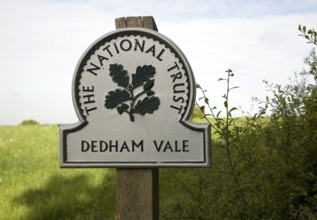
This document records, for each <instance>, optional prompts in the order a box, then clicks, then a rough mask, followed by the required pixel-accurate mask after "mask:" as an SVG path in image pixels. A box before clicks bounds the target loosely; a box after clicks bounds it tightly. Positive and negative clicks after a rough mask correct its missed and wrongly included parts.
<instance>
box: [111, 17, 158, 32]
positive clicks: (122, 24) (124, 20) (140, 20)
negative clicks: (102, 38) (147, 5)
mask: <svg viewBox="0 0 317 220" xmlns="http://www.w3.org/2000/svg"><path fill="white" fill-rule="evenodd" d="M115 24H116V29H119V28H127V27H142V28H148V29H151V30H154V31H158V29H157V26H156V23H155V21H154V18H153V17H152V16H137V17H121V18H116V19H115Z"/></svg>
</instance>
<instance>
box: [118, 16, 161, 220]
mask: <svg viewBox="0 0 317 220" xmlns="http://www.w3.org/2000/svg"><path fill="white" fill-rule="evenodd" d="M115 23H116V28H117V29H119V28H127V27H143V28H148V29H152V30H155V31H157V27H156V24H155V21H154V18H153V17H152V16H146V17H126V18H125V17H123V18H117V19H116V20H115ZM117 219H118V220H158V219H159V170H158V168H155V169H131V168H130V169H128V168H118V169H117Z"/></svg>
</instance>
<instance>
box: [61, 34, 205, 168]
mask: <svg viewBox="0 0 317 220" xmlns="http://www.w3.org/2000/svg"><path fill="white" fill-rule="evenodd" d="M72 90H73V102H74V107H75V110H76V113H77V115H78V118H79V122H78V123H76V124H71V125H60V139H61V167H208V166H210V125H209V124H197V123H193V122H191V121H188V118H189V116H190V114H191V110H192V108H193V105H194V100H195V81H194V76H193V73H192V70H191V68H190V65H189V63H188V61H187V60H186V58H185V56H184V55H183V53H182V52H181V51H180V49H179V48H178V47H177V46H176V45H175V44H174V43H173V42H172V41H171V40H169V39H168V38H167V37H165V36H163V35H162V34H159V33H158V32H155V31H152V30H148V29H144V28H125V29H119V30H116V31H113V32H110V33H108V34H106V35H104V36H102V37H101V38H99V39H98V40H96V41H95V42H94V43H93V44H92V45H91V46H90V47H89V48H88V49H87V50H86V51H85V52H84V54H83V55H82V57H81V59H80V60H79V62H78V65H77V67H76V70H75V73H74V78H73V87H72Z"/></svg>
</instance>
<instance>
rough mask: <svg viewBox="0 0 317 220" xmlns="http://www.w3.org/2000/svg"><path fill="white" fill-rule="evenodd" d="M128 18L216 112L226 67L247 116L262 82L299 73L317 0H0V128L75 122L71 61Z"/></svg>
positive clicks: (261, 94) (234, 103) (235, 102)
mask: <svg viewBox="0 0 317 220" xmlns="http://www.w3.org/2000/svg"><path fill="white" fill-rule="evenodd" d="M127 16H153V17H154V19H155V21H156V24H157V26H158V30H159V32H160V33H162V34H164V35H165V36H167V37H168V38H170V39H171V40H172V41H174V42H175V43H176V44H177V46H178V47H179V48H180V49H181V50H182V51H183V53H184V54H185V56H186V57H187V59H188V61H189V63H190V65H191V67H192V69H193V72H194V75H195V79H196V82H197V83H198V84H200V85H201V86H202V87H203V88H204V89H206V90H207V95H208V97H209V100H210V102H211V105H212V106H216V107H217V108H218V109H221V108H222V106H223V99H222V98H221V96H222V95H223V94H224V93H225V89H226V85H225V83H224V82H221V81H220V82H219V81H218V79H219V78H221V77H225V76H226V75H225V74H226V73H225V71H226V70H227V69H229V68H230V69H232V70H233V72H234V73H235V76H234V77H233V78H232V81H231V85H232V86H239V88H238V89H236V90H233V91H232V95H231V96H230V101H229V103H230V106H231V107H238V108H240V109H241V110H243V111H244V112H250V113H252V111H256V106H254V107H252V105H254V103H252V101H251V99H252V97H258V98H259V99H263V98H265V96H266V95H267V94H268V93H267V92H266V88H265V85H264V83H263V82H262V81H263V80H268V81H269V82H272V83H278V84H282V85H286V84H287V83H288V82H289V78H290V77H293V76H294V73H295V72H300V71H302V69H303V68H304V64H303V59H304V58H305V57H306V56H307V55H308V54H309V52H310V51H311V50H312V48H313V46H312V45H311V44H306V41H305V39H304V38H301V37H300V36H299V31H298V30H297V27H298V25H299V24H301V25H305V26H307V27H309V28H316V23H315V21H317V0H266V1H260V0H253V1H252V0H223V1H220V0H218V1H217V0H183V1H181V0H136V1H133V2H132V1H128V0H116V1H113V0H78V1H76V0H27V1H25V0H24V1H22V0H21V1H19V0H1V1H0V27H1V28H0V60H1V61H0V125H17V124H19V123H21V121H23V120H27V119H34V120H36V121H38V122H40V123H46V124H48V123H54V124H69V123H76V122H77V121H78V118H77V115H76V113H75V110H74V107H73V102H72V88H71V86H72V78H73V74H74V70H75V67H76V65H77V62H78V61H79V58H80V57H81V55H82V54H83V52H84V51H85V50H86V49H87V48H88V47H89V45H91V44H92V43H93V42H94V41H95V40H96V39H98V38H99V37H100V36H102V35H104V34H106V33H108V32H111V31H113V30H115V23H114V20H115V18H119V17H127ZM199 96H200V94H197V98H199ZM252 109H253V110H252ZM240 113H241V111H240V110H239V112H237V113H236V114H240ZM241 114H242V113H241Z"/></svg>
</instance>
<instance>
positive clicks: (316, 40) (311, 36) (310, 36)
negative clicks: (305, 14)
mask: <svg viewBox="0 0 317 220" xmlns="http://www.w3.org/2000/svg"><path fill="white" fill-rule="evenodd" d="M298 30H299V31H300V32H301V34H300V35H299V36H302V37H305V38H306V39H307V40H308V42H307V43H309V44H315V45H317V32H316V31H315V30H314V29H313V28H312V29H309V30H307V28H306V26H301V25H298Z"/></svg>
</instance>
